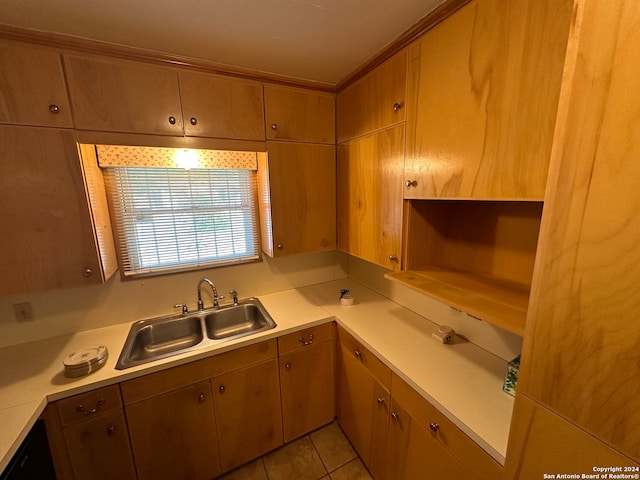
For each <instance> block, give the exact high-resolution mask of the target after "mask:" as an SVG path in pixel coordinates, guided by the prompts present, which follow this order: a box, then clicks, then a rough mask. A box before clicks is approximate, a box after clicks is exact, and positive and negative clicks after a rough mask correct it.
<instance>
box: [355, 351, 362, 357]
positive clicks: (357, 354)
mask: <svg viewBox="0 0 640 480" xmlns="http://www.w3.org/2000/svg"><path fill="white" fill-rule="evenodd" d="M353 354H354V355H355V356H356V357H357V358H361V357H362V353H360V350H356V351H355V352H353Z"/></svg>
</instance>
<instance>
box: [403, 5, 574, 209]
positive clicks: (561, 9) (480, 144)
mask: <svg viewBox="0 0 640 480" xmlns="http://www.w3.org/2000/svg"><path fill="white" fill-rule="evenodd" d="M572 3H573V2H572V1H570V0H563V1H542V2H541V1H538V0H517V1H511V2H508V1H504V0H474V1H472V2H470V3H469V4H467V5H466V6H464V7H463V8H462V9H460V10H459V11H458V12H456V13H454V14H453V15H452V16H451V17H449V18H447V19H446V20H445V21H444V22H442V23H440V24H439V25H437V26H436V27H435V28H433V29H432V30H429V31H428V32H427V33H425V34H424V36H423V37H422V38H421V39H419V40H418V41H416V42H415V43H414V44H412V45H411V46H410V47H409V72H408V81H407V83H408V87H407V88H408V93H407V105H408V108H407V152H406V154H407V159H406V167H405V168H406V172H405V180H406V181H407V182H412V184H411V186H408V187H406V188H405V198H434V197H438V198H439V197H448V198H473V199H529V200H542V198H543V196H544V191H545V185H546V179H547V170H548V165H549V157H550V152H551V144H552V138H553V131H554V125H555V119H556V113H557V106H558V98H559V94H560V84H561V79H562V71H563V62H564V56H565V50H566V44H567V36H568V31H569V24H570V20H571V14H572Z"/></svg>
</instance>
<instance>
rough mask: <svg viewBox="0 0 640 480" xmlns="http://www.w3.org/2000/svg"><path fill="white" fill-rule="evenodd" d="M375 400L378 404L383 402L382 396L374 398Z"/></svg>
mask: <svg viewBox="0 0 640 480" xmlns="http://www.w3.org/2000/svg"><path fill="white" fill-rule="evenodd" d="M376 402H378V405H382V404H384V398H382V397H378V398H376Z"/></svg>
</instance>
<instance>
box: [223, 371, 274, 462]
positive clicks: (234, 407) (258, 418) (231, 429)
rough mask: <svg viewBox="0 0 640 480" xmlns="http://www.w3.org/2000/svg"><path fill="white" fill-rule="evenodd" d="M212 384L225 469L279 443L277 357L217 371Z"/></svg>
mask: <svg viewBox="0 0 640 480" xmlns="http://www.w3.org/2000/svg"><path fill="white" fill-rule="evenodd" d="M212 385H213V390H214V395H215V398H214V408H215V413H216V425H217V432H218V438H219V439H220V460H221V464H222V470H223V471H224V472H226V471H228V470H231V469H233V468H235V467H238V466H240V465H242V464H244V463H246V462H248V461H249V460H253V459H254V458H257V457H259V456H260V455H263V454H265V453H266V452H268V451H270V450H273V449H274V448H276V447H279V446H280V445H282V443H283V437H282V411H281V406H280V405H281V403H280V388H279V381H278V360H277V359H275V358H274V359H272V360H269V361H266V362H263V363H259V364H257V365H253V366H251V367H246V368H241V369H239V370H236V371H233V372H229V373H226V374H223V375H217V376H215V377H213V379H212Z"/></svg>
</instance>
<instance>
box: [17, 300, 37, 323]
mask: <svg viewBox="0 0 640 480" xmlns="http://www.w3.org/2000/svg"><path fill="white" fill-rule="evenodd" d="M13 311H14V313H15V315H16V320H17V321H18V322H20V323H22V322H31V321H32V320H33V308H32V307H31V302H24V303H14V304H13Z"/></svg>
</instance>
